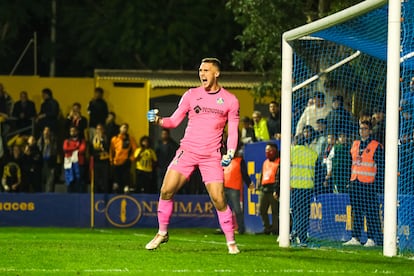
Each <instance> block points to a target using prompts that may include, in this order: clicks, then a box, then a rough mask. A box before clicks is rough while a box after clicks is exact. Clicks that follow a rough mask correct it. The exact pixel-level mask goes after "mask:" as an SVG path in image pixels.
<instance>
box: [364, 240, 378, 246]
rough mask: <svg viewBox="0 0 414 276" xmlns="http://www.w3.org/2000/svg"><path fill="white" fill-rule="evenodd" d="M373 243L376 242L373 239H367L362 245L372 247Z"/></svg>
mask: <svg viewBox="0 0 414 276" xmlns="http://www.w3.org/2000/svg"><path fill="white" fill-rule="evenodd" d="M375 245H376V244H375V242H374V240H373V239H368V240H367V242H366V243H365V244H364V247H373V246H375Z"/></svg>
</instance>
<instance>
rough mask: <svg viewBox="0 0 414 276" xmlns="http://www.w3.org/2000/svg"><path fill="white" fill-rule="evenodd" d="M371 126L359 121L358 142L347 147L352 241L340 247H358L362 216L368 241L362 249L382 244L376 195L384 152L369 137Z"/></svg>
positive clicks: (380, 180) (382, 170) (362, 223)
mask: <svg viewBox="0 0 414 276" xmlns="http://www.w3.org/2000/svg"><path fill="white" fill-rule="evenodd" d="M371 130H372V125H371V123H370V122H369V121H363V122H361V124H360V125H359V134H360V136H361V139H360V140H355V141H354V143H353V145H352V147H351V157H352V168H351V179H350V184H349V198H350V201H351V206H352V213H353V218H354V223H353V229H352V238H351V239H350V240H349V241H347V242H345V243H344V245H361V242H360V237H361V231H362V229H363V227H364V216H365V217H366V221H367V227H368V232H367V236H368V240H367V241H366V243H365V245H364V246H365V247H372V246H375V245H377V244H381V243H382V234H381V224H380V217H379V202H378V194H377V193H378V191H381V190H382V187H383V181H384V150H383V147H382V145H381V144H380V143H379V142H378V141H376V140H374V139H373V138H372V137H371V134H370V133H371Z"/></svg>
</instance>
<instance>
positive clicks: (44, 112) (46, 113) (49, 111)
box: [37, 88, 60, 133]
mask: <svg viewBox="0 0 414 276" xmlns="http://www.w3.org/2000/svg"><path fill="white" fill-rule="evenodd" d="M42 98H43V102H42V104H41V105H40V112H39V114H38V115H37V124H38V129H39V130H41V129H44V128H45V127H46V126H48V127H50V129H51V130H52V131H53V133H57V130H58V119H59V113H60V107H59V103H58V102H57V101H56V100H55V99H54V98H53V94H52V90H50V89H49V88H45V89H43V90H42Z"/></svg>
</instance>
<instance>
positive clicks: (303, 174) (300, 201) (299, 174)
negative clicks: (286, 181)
mask: <svg viewBox="0 0 414 276" xmlns="http://www.w3.org/2000/svg"><path fill="white" fill-rule="evenodd" d="M298 138H299V137H298V136H295V141H294V143H293V145H292V148H291V151H290V154H291V156H290V161H291V175H290V187H291V209H292V216H293V220H294V222H293V224H294V225H295V227H293V228H292V233H291V236H292V238H296V237H297V238H299V246H307V239H308V235H307V231H308V227H309V214H310V202H311V199H312V195H313V191H314V187H315V183H314V178H315V166H316V165H317V159H318V154H317V153H316V151H314V150H313V149H312V148H310V147H309V146H306V145H304V144H303V141H301V139H298Z"/></svg>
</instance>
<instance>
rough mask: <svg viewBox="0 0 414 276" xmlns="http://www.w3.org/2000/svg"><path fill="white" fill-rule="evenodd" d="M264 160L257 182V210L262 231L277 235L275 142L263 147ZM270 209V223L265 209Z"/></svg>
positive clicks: (277, 180)
mask: <svg viewBox="0 0 414 276" xmlns="http://www.w3.org/2000/svg"><path fill="white" fill-rule="evenodd" d="M265 154H266V160H265V161H264V162H263V166H262V175H261V180H260V183H259V190H260V191H261V193H260V195H259V211H260V216H261V218H262V222H263V227H264V233H265V234H270V233H272V234H274V235H279V192H280V185H279V181H280V175H279V164H280V158H279V150H278V148H277V146H276V144H273V143H268V144H267V145H266V148H265ZM269 206H270V207H271V209H272V224H270V222H269V215H268V213H267V210H268V209H269Z"/></svg>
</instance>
